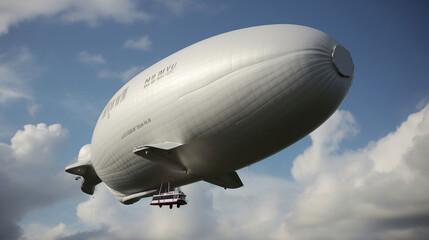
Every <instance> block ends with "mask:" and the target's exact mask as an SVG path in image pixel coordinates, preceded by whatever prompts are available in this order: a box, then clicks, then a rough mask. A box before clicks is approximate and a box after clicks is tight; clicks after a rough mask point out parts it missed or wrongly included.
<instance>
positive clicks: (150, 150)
mask: <svg viewBox="0 0 429 240" xmlns="http://www.w3.org/2000/svg"><path fill="white" fill-rule="evenodd" d="M180 146H181V144H180V143H172V142H166V143H161V144H153V145H146V146H141V147H136V148H135V149H134V154H137V155H139V156H140V157H142V158H144V159H147V160H150V161H153V162H156V163H159V164H161V165H163V166H165V167H167V168H169V169H173V170H176V171H183V172H186V171H187V168H186V167H185V166H184V165H183V163H182V162H181V161H180V159H179V157H178V156H177V155H176V153H175V151H174V150H175V149H176V148H177V147H180Z"/></svg>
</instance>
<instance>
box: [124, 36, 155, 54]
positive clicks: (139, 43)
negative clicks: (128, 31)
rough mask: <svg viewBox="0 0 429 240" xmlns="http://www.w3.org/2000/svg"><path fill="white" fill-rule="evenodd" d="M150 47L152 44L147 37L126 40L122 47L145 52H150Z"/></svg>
mask: <svg viewBox="0 0 429 240" xmlns="http://www.w3.org/2000/svg"><path fill="white" fill-rule="evenodd" d="M151 45H152V42H151V41H150V39H149V36H148V35H145V36H143V37H141V38H138V39H128V40H127V41H126V42H125V43H124V47H126V48H132V49H137V50H145V51H147V50H150V48H151Z"/></svg>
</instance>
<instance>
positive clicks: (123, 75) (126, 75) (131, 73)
mask: <svg viewBox="0 0 429 240" xmlns="http://www.w3.org/2000/svg"><path fill="white" fill-rule="evenodd" d="M144 69H145V68H144V67H143V66H133V67H131V68H129V69H127V70H125V71H122V72H119V73H117V72H112V71H109V70H101V71H100V72H99V73H98V77H100V78H104V79H108V78H114V79H115V78H116V79H120V80H121V81H123V82H127V81H129V80H130V79H131V78H133V77H135V76H136V75H137V74H138V73H140V72H141V71H143V70H144Z"/></svg>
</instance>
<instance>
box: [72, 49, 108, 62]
mask: <svg viewBox="0 0 429 240" xmlns="http://www.w3.org/2000/svg"><path fill="white" fill-rule="evenodd" d="M77 60H78V61H79V62H81V63H85V64H103V63H105V62H106V61H105V60H104V58H103V56H101V55H100V54H93V55H91V54H89V53H88V52H87V51H82V52H80V53H78V54H77Z"/></svg>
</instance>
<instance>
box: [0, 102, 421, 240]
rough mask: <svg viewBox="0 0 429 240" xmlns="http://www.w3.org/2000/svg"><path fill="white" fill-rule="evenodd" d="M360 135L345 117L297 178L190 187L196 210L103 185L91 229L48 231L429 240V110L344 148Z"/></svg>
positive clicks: (84, 208)
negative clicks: (135, 198) (118, 193)
mask: <svg viewBox="0 0 429 240" xmlns="http://www.w3.org/2000/svg"><path fill="white" fill-rule="evenodd" d="M358 131H359V130H358V126H357V123H356V121H355V119H354V117H353V116H352V114H351V113H349V112H347V111H338V112H336V113H335V114H334V115H333V116H332V117H331V118H330V119H329V120H328V121H327V122H326V124H324V125H322V126H321V127H320V128H319V129H317V130H316V131H315V132H313V133H312V134H311V140H312V144H311V146H309V147H308V149H306V150H305V151H304V152H303V153H302V154H301V155H299V156H298V157H297V158H296V159H295V160H294V166H293V168H292V174H293V176H294V178H295V181H293V180H286V179H285V178H281V177H272V176H265V175H250V176H246V174H241V173H240V174H241V178H242V180H243V182H244V184H245V186H244V187H243V188H240V189H235V190H223V189H222V188H219V187H217V186H213V185H210V184H208V183H204V182H199V183H196V184H191V185H188V186H184V187H183V190H184V191H185V192H186V194H187V195H188V198H189V204H188V206H183V207H181V208H180V209H177V208H174V209H172V210H170V209H168V208H162V209H159V208H155V207H150V206H149V199H144V200H141V201H140V202H138V203H135V204H133V205H130V206H126V205H122V204H120V203H118V201H117V200H116V199H115V197H114V196H113V195H111V194H110V193H109V192H108V190H107V189H106V188H105V187H104V186H102V185H100V186H98V187H97V189H96V193H95V195H94V196H93V197H89V198H88V200H87V201H84V202H82V203H80V204H79V205H78V206H77V208H76V214H77V216H78V218H79V219H80V221H82V223H83V224H84V225H85V226H87V227H88V229H81V230H80V231H76V230H71V228H70V227H69V226H63V225H55V226H52V227H51V228H45V232H46V233H43V232H42V233H41V234H46V236H51V235H55V234H56V235H55V236H57V239H79V238H80V239H81V238H82V237H83V238H85V237H87V238H91V239H139V238H145V239H170V238H173V237H174V238H180V239H182V238H187V239H209V240H210V239H246V240H247V239H297V240H300V239H425V237H426V236H428V234H429V229H428V227H427V226H429V195H428V194H427V193H428V192H429V184H428V183H429V162H428V161H427V156H428V154H429V150H428V148H427V146H429V104H426V106H425V107H424V108H423V109H422V110H421V111H419V112H417V113H414V114H411V115H410V116H409V117H408V119H407V120H406V121H404V122H403V123H402V124H401V125H400V126H399V127H398V128H397V129H396V130H394V131H392V132H391V133H389V134H388V135H386V136H385V137H383V138H381V139H379V140H377V141H374V142H370V143H369V144H368V145H367V146H365V147H363V148H361V149H357V150H351V149H346V150H344V149H343V148H342V147H341V142H342V141H344V140H345V139H347V138H349V137H353V136H354V135H356V134H357V133H358ZM17 139H18V140H19V138H17ZM18 142H19V141H18ZM8 149H9V152H11V151H12V150H13V149H12V148H11V147H9V148H8ZM5 153H6V155H7V152H6V151H5ZM307 165H308V166H309V169H305V166H307ZM90 226H91V228H90ZM39 229H42V228H39ZM54 230H55V231H54ZM49 234H51V235H49ZM43 236H45V235H43Z"/></svg>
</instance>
